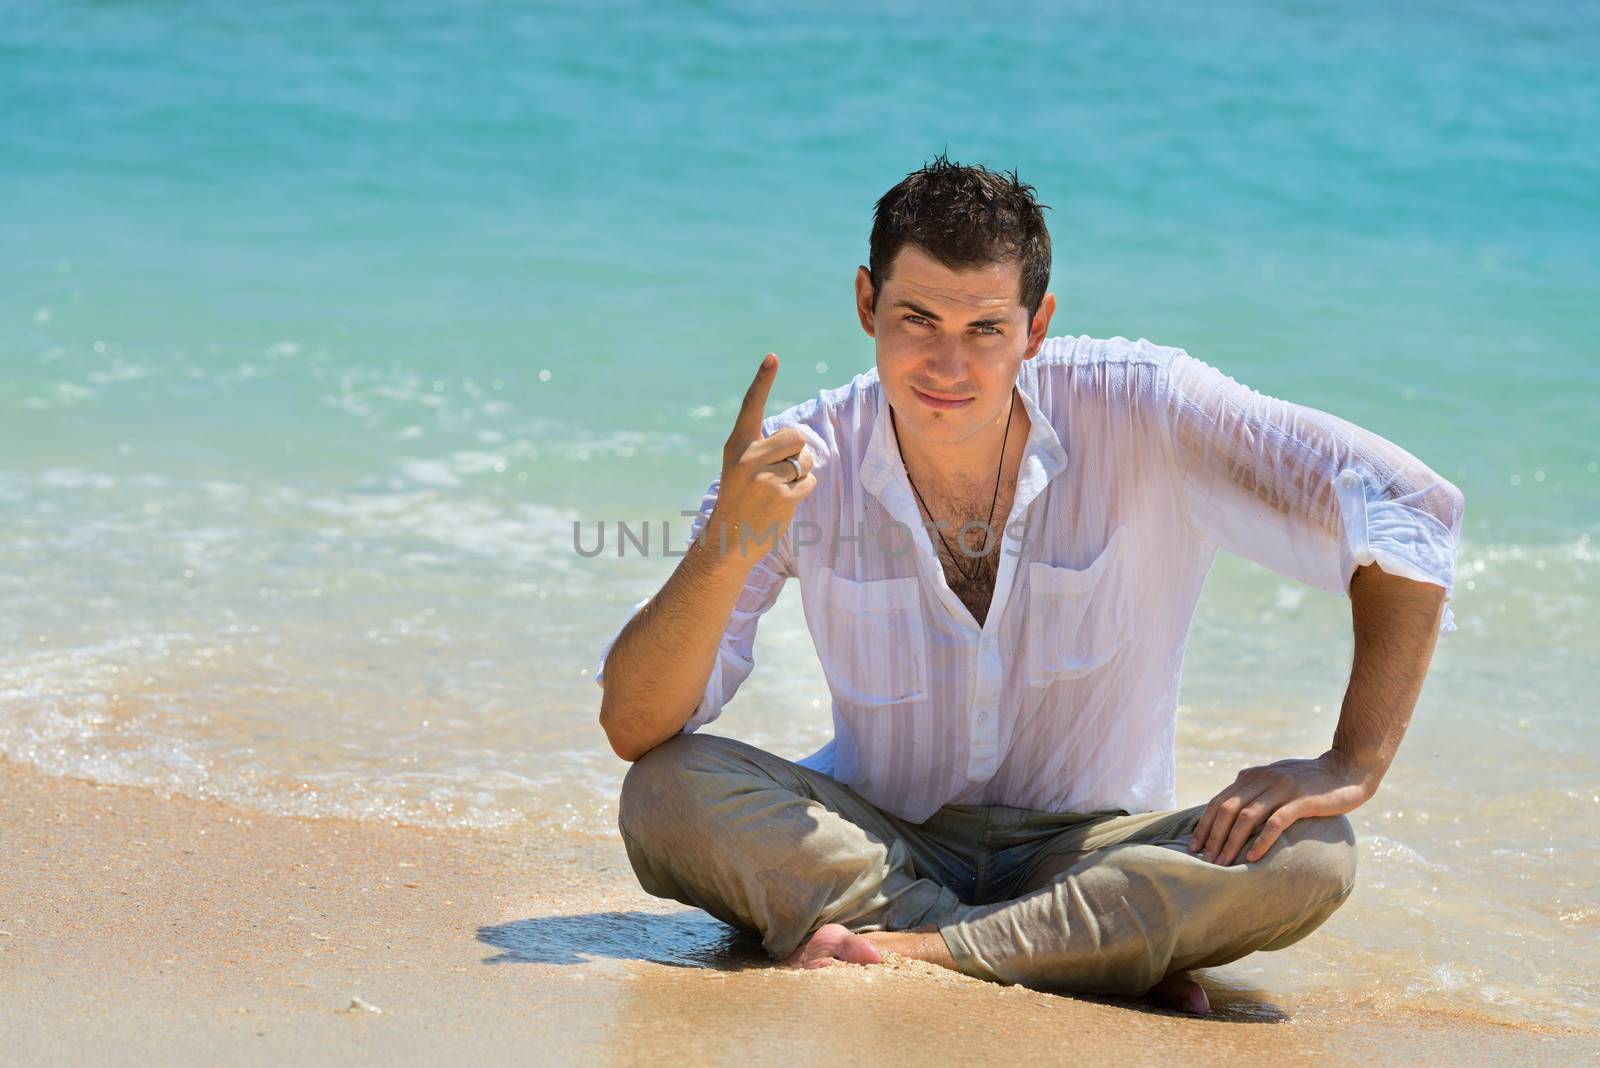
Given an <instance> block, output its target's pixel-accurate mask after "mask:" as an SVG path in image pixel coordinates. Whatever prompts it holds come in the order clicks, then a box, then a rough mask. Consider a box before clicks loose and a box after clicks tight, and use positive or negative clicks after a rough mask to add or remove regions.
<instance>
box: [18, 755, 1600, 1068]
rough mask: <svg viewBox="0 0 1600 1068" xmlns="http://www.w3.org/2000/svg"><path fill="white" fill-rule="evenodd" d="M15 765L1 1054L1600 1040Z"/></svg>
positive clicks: (714, 1051) (741, 1057)
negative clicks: (707, 900) (716, 914)
mask: <svg viewBox="0 0 1600 1068" xmlns="http://www.w3.org/2000/svg"><path fill="white" fill-rule="evenodd" d="M0 773H3V774H0V811H4V812H5V813H6V814H7V819H6V825H5V830H4V839H3V841H4V848H5V850H6V854H7V857H8V858H9V861H10V862H9V863H8V864H7V865H6V868H5V871H4V873H3V874H0V931H3V932H4V933H3V934H0V1006H3V1007H0V1063H3V1064H7V1065H11V1064H15V1065H36V1064H66V1063H95V1064H113V1065H114V1064H130V1065H131V1064H149V1063H154V1062H159V1063H164V1064H174V1065H199V1064H213V1063H218V1062H227V1063H230V1064H280V1063H284V1062H285V1061H289V1060H292V1061H300V1062H303V1063H304V1062H313V1061H314V1062H316V1063H325V1064H369V1063H383V1062H387V1063H396V1062H400V1063H439V1062H443V1061H445V1060H456V1061H464V1062H466V1063H473V1064H500V1063H506V1064H511V1063H517V1064H526V1063H529V1062H530V1061H533V1062H536V1063H586V1064H646V1063H661V1062H666V1063H703V1064H778V1063H793V1062H794V1061H795V1060H796V1059H804V1060H806V1061H808V1062H810V1063H822V1064H851V1063H890V1062H895V1063H899V1062H902V1061H906V1060H909V1061H912V1062H919V1061H937V1062H939V1063H962V1064H997V1063H1040V1064H1054V1063H1060V1064H1065V1063H1073V1062H1076V1061H1078V1060H1080V1059H1081V1058H1082V1056H1083V1055H1084V1054H1085V1052H1086V1051H1089V1050H1092V1051H1093V1052H1094V1055H1096V1056H1107V1057H1114V1058H1116V1059H1118V1060H1119V1061H1120V1062H1124V1063H1131V1064H1171V1063H1172V1062H1173V1061H1174V1060H1175V1059H1176V1060H1181V1061H1182V1062H1184V1063H1193V1064H1224V1063H1228V1064H1268V1063H1271V1064H1302V1063H1303V1064H1311V1063H1318V1064H1358V1063H1371V1062H1372V1061H1373V1060H1374V1059H1380V1060H1381V1061H1382V1062H1383V1063H1387V1064H1406V1063H1411V1064H1424V1063H1455V1064H1486V1065H1487V1064H1504V1063H1508V1062H1513V1061H1527V1060H1529V1059H1534V1060H1539V1061H1542V1062H1546V1063H1569V1064H1570V1063H1578V1062H1580V1061H1583V1060H1585V1059H1592V1058H1593V1057H1594V1055H1595V1051H1596V1049H1597V1042H1600V1035H1596V1034H1595V1033H1594V1032H1592V1031H1585V1030H1582V1029H1575V1028H1560V1027H1541V1026H1538V1025H1536V1024H1531V1023H1530V1024H1525V1025H1521V1026H1508V1025H1505V1024H1501V1023H1496V1022H1494V1021H1491V1020H1487V1019H1484V1018H1482V1017H1479V1016H1475V1015H1473V1014H1471V1013H1464V1012H1460V1011H1455V1010H1451V1009H1447V1008H1446V1009H1435V1010H1431V1011H1430V1010H1421V1009H1418V1008H1416V1007H1413V1006H1386V1005H1384V1004H1383V1003H1382V999H1380V998H1363V997H1361V996H1359V994H1356V995H1354V996H1352V995H1350V994H1340V995H1336V996H1322V997H1317V996H1307V997H1291V998H1285V997H1282V996H1278V995H1275V994H1274V993H1273V992H1272V991H1270V990H1261V989H1255V988H1252V987H1251V986H1250V984H1248V983H1241V982H1238V981H1237V979H1236V978H1233V979H1230V974H1229V973H1230V968H1219V969H1211V970H1209V971H1208V972H1207V973H1204V975H1203V981H1204V983H1205V985H1206V987H1207V990H1208V992H1210V995H1211V998H1212V1005H1213V1013H1212V1015H1211V1016H1210V1017H1208V1018H1205V1019H1194V1018H1188V1017H1182V1016H1179V1015H1177V1014H1174V1013H1170V1012H1166V1011H1163V1010H1159V1009H1156V1008H1153V1007H1150V1006H1146V1005H1140V1004H1137V1003H1134V1002H1131V1001H1126V1000H1121V999H1109V998H1107V999H1100V998H1092V997H1075V996H1064V995H1057V994H1050V993H1045V992H1041V991H1033V990H1026V989H1023V988H1020V987H1000V986H997V985H994V984H989V983H984V982H982V981H981V980H976V979H970V978H967V977H965V976H961V975H957V974H955V973H952V972H946V971H942V970H940V969H938V968H936V967H934V966H932V965H926V964H922V963H921V962H915V961H908V960H905V959H904V958H900V959H898V960H892V961H889V962H886V963H885V964H884V965H880V966H875V967H856V966H847V965H838V966H835V967H833V968H830V969H822V970H818V971H811V972H800V971H785V970H781V969H774V968H770V967H768V966H767V964H766V960H765V955H764V954H762V953H761V952H760V948H759V944H753V943H752V942H750V941H749V940H744V939H740V938H739V937H737V936H735V935H733V934H732V933H731V932H730V930H729V929H728V928H726V927H723V926H722V925H720V924H718V923H717V922H716V921H714V920H711V919H710V918H709V917H706V916H705V915H704V914H703V913H696V912H695V911H693V910H687V909H685V908H683V907H682V906H679V905H677V904H676V903H675V902H670V901H660V900H657V899H654V898H650V897H648V896H647V895H645V894H644V893H643V892H642V891H640V890H638V888H637V887H636V886H635V885H634V884H632V882H631V872H629V870H628V868H627V861H626V858H625V857H624V856H623V854H622V851H621V849H620V847H619V846H618V845H617V843H616V842H614V841H611V840H607V839H603V838H596V837H593V836H571V835H566V836H554V835H546V836H536V837H531V838H521V837H516V836H503V835H495V834H491V833H484V832H470V831H459V830H456V831H445V830H426V829H420V828H414V827H391V826H385V825H381V824H376V823H371V822H367V823H363V822H356V821H350V820H340V819H307V818H295V817H283V816H267V815H262V814H259V813H251V812H247V811H243V810H240V809H237V808H233V807H230V806H227V805H222V804H217V803H207V802H200V801H193V800H189V799H184V798H161V797H158V796H156V795H154V794H153V793H151V792H150V791H148V790H144V789H140V788H132V787H108V786H103V785H96V784H92V783H88V782H84V781H80V780H73V779H58V778H52V777H48V776H43V775H40V774H38V773H37V772H35V771H32V770H29V769H27V768H24V767H19V766H17V765H15V764H12V763H6V764H4V765H0ZM1338 922H1339V918H1338V916H1336V917H1335V918H1334V919H1333V920H1331V921H1330V923H1335V924H1336V923H1338ZM1286 952H1287V951H1286ZM353 1002H355V1003H357V1007H355V1008H352V1003H353Z"/></svg>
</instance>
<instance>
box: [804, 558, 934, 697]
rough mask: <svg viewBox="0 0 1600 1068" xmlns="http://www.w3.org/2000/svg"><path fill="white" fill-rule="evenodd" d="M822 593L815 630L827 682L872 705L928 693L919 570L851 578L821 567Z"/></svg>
mask: <svg viewBox="0 0 1600 1068" xmlns="http://www.w3.org/2000/svg"><path fill="white" fill-rule="evenodd" d="M818 577H819V579H820V580H821V590H822V594H823V599H822V605H821V611H819V612H818V619H817V623H816V626H815V627H814V628H813V630H812V633H813V635H814V636H815V640H816V645H817V655H818V657H819V659H821V661H822V673H823V674H824V675H826V676H827V679H828V687H829V689H830V690H832V691H833V695H834V697H836V698H838V699H839V700H840V701H841V702H844V703H847V704H851V705H857V706H860V707H864V708H870V707H874V706H879V705H897V704H908V703H910V702H913V701H923V700H926V699H927V697H928V664H927V661H928V645H927V637H926V634H925V633H924V627H923V620H922V594H921V592H920V590H919V589H918V581H917V579H916V577H915V576H910V577H906V578H891V579H869V580H860V579H848V578H845V577H844V576H842V575H838V574H835V573H834V571H833V569H832V568H830V567H826V566H824V567H821V568H819V569H818Z"/></svg>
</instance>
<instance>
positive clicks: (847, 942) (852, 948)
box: [782, 923, 883, 968]
mask: <svg viewBox="0 0 1600 1068" xmlns="http://www.w3.org/2000/svg"><path fill="white" fill-rule="evenodd" d="M836 960H842V961H845V962H846V963H849V964H878V963H880V962H881V961H882V960H883V955H882V954H881V953H879V952H878V950H877V947H876V946H874V945H873V944H872V943H871V942H868V941H867V940H866V939H865V938H863V937H862V936H861V935H858V934H852V933H851V931H850V928H848V927H846V926H845V925H844V924H842V923H830V924H825V925H824V926H822V927H819V928H818V929H817V933H816V934H814V935H812V936H811V938H810V939H809V940H808V941H807V942H806V944H805V945H803V946H801V947H800V948H799V949H797V950H795V951H794V955H793V956H791V957H789V959H787V960H785V961H783V963H782V966H783V967H785V968H826V967H828V966H829V965H830V964H832V963H833V962H834V961H836Z"/></svg>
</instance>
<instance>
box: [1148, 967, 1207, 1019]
mask: <svg viewBox="0 0 1600 1068" xmlns="http://www.w3.org/2000/svg"><path fill="white" fill-rule="evenodd" d="M1145 997H1146V998H1149V999H1150V1000H1151V1001H1154V1002H1155V1003H1156V1004H1158V1005H1162V1006H1164V1007H1166V1008H1169V1009H1175V1010H1177V1011H1178V1012H1187V1013H1191V1014H1193V1015H1195V1016H1204V1015H1205V1014H1206V1013H1208V1012H1210V1011H1211V1002H1210V1000H1209V999H1208V998H1207V997H1206V992H1205V988H1204V987H1202V986H1201V985H1200V984H1199V983H1197V982H1195V981H1194V976H1193V975H1191V974H1190V973H1188V972H1173V973H1172V974H1171V975H1169V976H1167V977H1166V978H1165V979H1163V980H1161V982H1159V983H1157V984H1156V985H1155V986H1153V987H1151V988H1150V989H1149V990H1148V991H1147V992H1146V993H1145Z"/></svg>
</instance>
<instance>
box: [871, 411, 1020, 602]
mask: <svg viewBox="0 0 1600 1068" xmlns="http://www.w3.org/2000/svg"><path fill="white" fill-rule="evenodd" d="M1012 390H1013V392H1014V391H1015V390H1016V387H1015V386H1013V387H1012ZM1016 411H1017V402H1016V397H1015V396H1013V397H1012V398H1011V407H1010V408H1009V409H1007V411H1006V432H1005V436H1004V437H1002V438H1001V439H1000V465H999V466H998V467H996V468H995V471H994V496H993V497H991V498H990V499H989V518H988V519H987V520H985V521H984V529H985V533H984V537H983V555H985V556H987V555H989V547H990V542H991V541H992V540H993V537H994V525H993V524H994V505H995V502H996V501H998V500H999V499H1000V472H1001V471H1003V470H1005V466H1006V442H1008V441H1010V440H1011V417H1012V416H1013V415H1015V414H1016ZM889 425H890V426H891V427H893V428H894V444H895V448H899V447H900V425H899V424H898V423H896V422H895V418H894V408H893V407H892V406H891V407H890V408H889ZM905 455H906V454H905V450H903V449H902V450H901V451H900V460H901V466H902V467H903V466H905ZM906 481H907V482H911V471H910V469H909V468H908V469H907V470H906ZM911 492H912V493H915V494H916V495H917V503H918V504H920V505H922V509H923V511H925V512H927V513H928V519H929V520H931V521H932V522H933V524H934V527H933V532H934V533H935V534H937V535H939V540H940V541H941V542H943V543H944V549H945V552H947V553H949V554H950V562H951V563H952V564H955V567H956V570H957V571H959V572H961V577H962V578H964V579H966V580H967V581H968V582H971V581H972V579H973V576H972V575H969V574H967V572H966V569H965V568H963V567H962V566H961V563H960V561H958V560H957V559H956V551H955V550H954V549H952V548H950V543H949V542H947V541H945V540H944V531H942V530H940V529H939V526H938V520H936V519H934V518H933V509H932V508H929V507H928V502H927V501H925V500H923V499H922V494H921V492H919V491H918V490H917V484H916V483H915V482H911ZM956 536H957V537H960V531H957V532H956ZM963 548H965V546H963ZM978 568H979V570H982V568H983V564H982V563H979V564H978Z"/></svg>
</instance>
